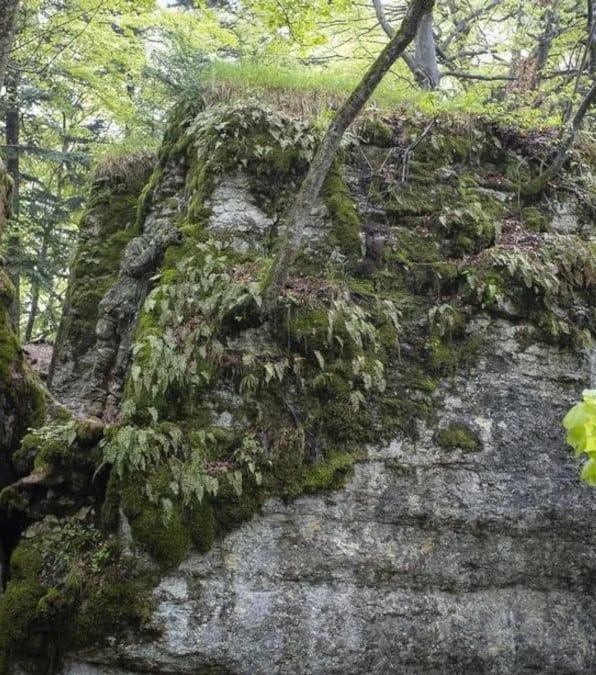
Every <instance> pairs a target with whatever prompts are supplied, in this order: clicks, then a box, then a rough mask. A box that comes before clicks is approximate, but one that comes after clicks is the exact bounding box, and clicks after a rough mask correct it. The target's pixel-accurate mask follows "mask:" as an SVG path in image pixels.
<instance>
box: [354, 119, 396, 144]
mask: <svg viewBox="0 0 596 675" xmlns="http://www.w3.org/2000/svg"><path fill="white" fill-rule="evenodd" d="M358 135H359V136H360V138H361V139H362V141H363V142H364V143H366V144H368V145H376V146H377V147H379V148H390V147H392V146H393V145H395V139H394V136H395V134H394V131H393V128H392V127H391V125H389V124H386V123H385V122H383V121H382V120H380V119H370V118H368V119H365V120H363V122H362V124H361V125H360V128H359V129H358Z"/></svg>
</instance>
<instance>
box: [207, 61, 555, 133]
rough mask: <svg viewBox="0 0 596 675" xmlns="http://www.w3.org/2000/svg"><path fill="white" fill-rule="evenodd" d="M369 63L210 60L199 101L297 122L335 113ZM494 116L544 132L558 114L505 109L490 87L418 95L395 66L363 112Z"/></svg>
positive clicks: (534, 109)
mask: <svg viewBox="0 0 596 675" xmlns="http://www.w3.org/2000/svg"><path fill="white" fill-rule="evenodd" d="M368 65H369V62H366V63H365V62H364V61H363V60H360V59H355V60H353V61H342V62H338V63H336V64H334V65H329V66H327V67H321V66H318V67H317V66H313V65H310V66H307V65H303V64H300V63H298V62H292V63H287V64H286V65H283V64H280V63H271V62H267V61H260V62H256V61H252V60H239V61H234V62H231V61H215V62H213V63H212V64H211V65H210V66H209V67H208V68H206V69H205V70H204V71H203V72H202V75H201V77H202V78H203V95H204V98H205V103H206V104H207V105H209V104H210V103H215V102H219V101H225V102H232V101H235V100H238V99H243V98H247V97H248V96H258V97H259V99H261V100H264V101H266V102H267V103H269V104H270V105H271V106H273V107H275V108H278V109H282V110H284V111H286V112H287V113H288V114H293V115H296V116H297V117H300V118H302V119H320V118H321V116H325V115H326V114H328V113H329V111H330V110H336V109H337V108H338V107H339V106H341V105H342V103H343V102H344V101H345V100H346V98H347V97H348V96H349V94H350V93H351V92H352V91H353V90H354V88H355V87H356V85H357V84H358V82H359V81H360V79H361V77H362V75H363V74H364V72H365V70H366V68H367V67H368ZM446 83H448V81H447V80H446ZM396 110H398V111H399V112H402V113H406V114H422V115H423V116H426V117H434V116H441V115H450V116H452V115H456V116H483V117H484V116H488V117H491V116H492V117H496V118H498V119H500V120H501V122H502V123H504V124H513V125H515V126H519V127H521V128H527V129H529V128H534V129H536V128H542V129H544V128H550V127H558V126H559V125H560V117H559V115H558V113H552V112H549V111H548V110H547V109H544V108H540V107H536V106H532V105H527V106H519V107H516V108H515V109H508V108H507V107H506V106H505V104H504V103H503V102H495V101H491V93H490V89H489V88H488V87H487V86H485V85H476V86H475V87H472V88H470V89H468V90H467V91H466V92H464V93H456V92H455V91H454V90H453V89H445V88H444V89H442V90H440V91H433V92H427V91H422V90H420V89H418V88H416V87H415V86H412V83H411V82H410V81H409V79H408V77H407V75H406V73H405V71H404V67H403V65H401V64H400V63H399V62H398V63H397V64H396V65H395V66H394V68H393V69H392V70H391V71H390V72H389V73H388V74H387V76H386V77H385V78H384V80H383V81H382V82H381V84H380V85H379V86H378V88H377V90H376V91H375V93H374V96H373V97H372V99H371V100H370V101H369V103H368V105H367V108H366V110H365V114H366V112H367V111H368V113H370V112H371V111H373V112H381V113H389V112H395V111H396Z"/></svg>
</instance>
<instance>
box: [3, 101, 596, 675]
mask: <svg viewBox="0 0 596 675" xmlns="http://www.w3.org/2000/svg"><path fill="white" fill-rule="evenodd" d="M191 107H192V106H191ZM365 124H366V123H365V122H363V125H365ZM388 124H389V126H388V127H387V125H385V123H384V122H379V120H372V119H371V120H369V121H368V130H367V129H366V128H363V130H362V133H361V134H360V136H361V137H362V139H363V142H362V144H361V145H360V146H359V147H358V148H357V149H350V148H346V149H345V151H344V152H342V153H341V154H340V155H339V156H338V157H337V158H336V162H335V163H334V166H333V167H332V169H331V171H330V173H329V176H328V177H327V180H326V182H325V186H324V189H323V191H322V194H321V196H320V203H319V204H313V205H312V212H311V218H312V223H310V224H309V226H308V227H307V229H306V235H305V240H304V241H303V242H301V249H300V251H299V252H298V256H297V258H296V262H295V264H294V265H293V267H292V270H291V274H290V276H289V279H288V283H287V286H286V288H285V289H284V292H283V294H282V295H281V296H280V298H279V299H278V300H279V301H278V306H277V307H276V311H274V312H271V313H269V314H264V312H263V311H262V307H263V289H264V288H265V287H266V284H267V280H268V278H269V276H268V275H269V270H270V269H271V262H272V256H273V255H274V254H275V250H276V246H277V244H278V239H277V237H279V235H280V233H283V232H284V226H287V223H286V220H285V219H286V214H287V213H288V209H289V207H290V205H291V204H292V200H293V198H294V196H295V194H296V190H297V188H298V185H299V184H300V182H301V181H302V180H303V178H304V175H305V173H306V170H307V167H308V161H309V159H310V157H311V156H312V154H311V153H312V150H313V148H314V146H315V145H316V137H315V134H313V132H312V131H311V130H309V129H308V128H307V126H306V125H304V124H303V123H301V122H299V121H296V120H295V121H293V122H292V121H291V120H290V119H289V118H287V116H285V115H281V114H277V113H275V112H274V111H272V110H270V109H269V108H267V107H261V106H259V105H256V104H253V103H230V104H222V105H219V104H217V105H215V106H213V107H212V108H207V109H205V110H200V111H196V110H194V108H193V109H192V110H190V109H188V110H187V109H184V108H181V110H180V111H179V113H177V114H176V115H175V116H174V121H173V123H172V124H171V125H170V126H169V128H168V131H167V132H166V134H165V137H164V144H163V146H162V148H161V150H160V152H159V154H158V157H157V158H152V159H149V160H148V161H146V160H147V158H143V157H141V158H140V160H139V162H140V163H139V162H137V160H132V159H131V162H130V163H129V164H126V165H125V167H124V168H125V169H126V170H125V171H124V172H115V173H114V172H112V171H107V172H105V171H104V174H103V179H102V180H103V181H104V182H101V180H100V183H99V184H98V183H97V179H96V184H95V188H94V191H93V193H92V198H91V202H90V205H89V208H88V210H87V213H86V215H85V216H84V218H83V222H82V227H81V237H80V241H79V247H78V250H77V254H76V255H75V259H74V262H73V269H72V273H71V279H70V285H69V291H68V297H67V305H66V308H65V313H64V319H63V322H62V328H61V331H60V335H59V339H58V341H57V342H58V344H57V346H56V351H55V355H54V364H53V368H52V373H51V374H50V385H51V387H52V391H53V392H54V394H55V395H56V397H57V398H58V399H60V400H62V401H63V402H65V403H67V404H68V405H69V406H70V407H71V408H72V409H73V410H74V411H75V412H86V413H87V414H90V415H91V417H90V418H88V419H86V420H80V419H75V418H73V419H68V420H65V419H59V418H57V419H55V420H54V421H53V422H52V423H51V424H50V425H49V426H46V427H44V428H43V429H41V430H38V431H35V432H33V433H31V434H28V436H27V437H26V438H25V439H24V440H23V441H22V443H21V446H20V448H19V449H18V450H14V454H11V455H6V456H7V457H8V458H9V460H10V458H11V457H12V458H13V459H15V458H16V459H15V462H16V460H18V462H20V464H18V465H17V464H16V463H14V466H15V467H17V466H22V467H28V468H23V469H22V471H21V473H22V474H23V476H24V478H23V480H21V481H16V483H14V486H16V487H14V489H13V490H12V492H10V491H8V492H4V493H3V498H2V499H0V539H1V536H2V535H3V524H4V522H6V523H7V524H8V525H9V526H10V527H11V528H12V532H13V536H12V537H11V538H9V539H6V542H5V540H2V541H1V544H2V546H4V548H5V553H4V557H5V558H8V556H9V555H10V558H11V561H10V569H8V570H7V571H8V575H7V576H10V580H9V582H8V584H7V586H6V591H5V593H4V596H3V598H0V671H3V669H4V670H7V671H8V672H11V673H12V672H19V671H18V668H19V667H20V668H21V672H23V673H27V675H37V673H40V674H41V673H46V672H47V655H48V654H54V655H57V658H56V660H55V662H56V664H58V662H59V665H57V669H58V672H61V673H62V675H96V674H100V673H101V674H102V675H104V674H110V673H111V674H112V675H131V674H134V673H147V672H151V673H173V674H174V673H189V674H190V673H193V674H194V675H196V674H198V673H208V674H211V675H213V673H219V674H222V675H223V674H229V673H234V674H237V675H253V674H262V675H268V674H269V673H272V674H275V673H278V674H280V675H282V674H284V675H285V674H290V673H296V674H304V675H306V674H311V673H314V674H320V675H323V674H325V675H327V674H328V673H336V674H337V675H339V674H341V675H346V674H348V675H349V674H353V675H356V674H360V673H373V674H375V675H377V674H378V675H384V674H385V673H400V674H402V673H411V674H412V675H413V674H418V673H425V674H426V673H430V674H433V673H435V674H439V673H445V675H448V674H449V675H451V674H452V673H474V674H475V673H480V674H482V673H487V674H489V673H503V674H511V675H514V674H515V675H516V674H517V673H536V672H539V673H553V674H555V673H586V674H587V673H593V672H596V648H595V647H594V646H593V644H594V640H593V637H594V633H595V629H596V601H595V600H594V584H595V580H596V530H595V528H594V526H593V523H594V522H595V516H596V500H595V499H594V493H593V492H592V491H590V489H589V488H588V487H586V486H585V485H583V484H582V483H581V482H580V480H579V478H578V468H579V467H578V463H577V462H576V461H574V460H573V458H572V457H571V453H570V452H569V450H568V449H567V448H566V446H565V443H564V433H563V430H562V428H561V426H560V423H561V419H562V418H563V415H564V413H565V411H566V410H567V409H568V408H569V406H570V405H571V404H572V403H573V402H574V401H576V400H577V399H578V398H579V396H580V394H581V390H582V389H583V388H584V387H586V386H590V381H591V380H592V383H591V384H592V385H593V384H594V382H593V379H594V370H595V368H596V366H595V365H594V360H592V363H589V359H585V358H584V356H583V351H582V346H583V345H585V344H588V342H589V339H590V338H592V339H593V337H594V336H595V335H596V309H595V307H594V292H595V289H596V243H595V241H594V234H593V213H594V204H590V203H586V204H583V203H580V202H579V201H578V202H575V201H573V200H566V201H561V199H563V198H562V197H561V194H560V193H561V192H564V191H563V190H561V191H558V190H557V186H556V183H553V184H552V185H551V184H549V186H547V187H548V191H549V192H548V194H545V195H543V196H540V197H536V196H534V197H532V199H525V198H523V195H518V194H516V193H514V192H506V191H504V189H505V188H503V190H501V187H502V186H503V185H505V186H507V185H510V184H511V176H509V177H508V174H507V171H508V167H510V166H511V162H512V161H515V162H517V160H516V159H515V158H516V157H518V154H519V153H522V155H523V156H524V157H526V159H527V163H528V166H529V170H530V172H531V173H532V174H539V173H540V172H541V171H542V170H543V167H544V165H545V164H544V162H545V161H546V160H547V159H548V157H549V156H550V155H549V149H548V148H547V147H544V148H542V147H539V148H536V147H534V146H531V147H526V146H524V142H525V141H524V138H525V137H524V134H520V135H519V138H513V140H512V132H511V130H503V131H502V132H500V131H499V130H498V128H496V127H495V125H492V124H491V125H489V128H485V126H484V125H485V122H483V121H479V120H476V121H470V124H471V125H478V128H476V127H474V131H475V133H470V129H471V128H472V127H470V128H468V127H466V126H465V125H464V126H462V125H461V121H460V120H458V119H456V120H449V119H445V120H437V121H436V123H435V122H433V127H432V135H431V134H430V133H428V128H427V124H426V122H423V121H422V120H421V119H416V120H412V121H407V120H406V119H405V118H403V119H402V118H400V117H398V118H395V119H392V120H389V122H388ZM429 128H430V127H429ZM499 133H501V140H500V141H499V142H498V143H495V142H494V141H495V138H496V137H495V134H499ZM366 139H368V140H366ZM375 139H376V140H375ZM545 142H546V141H545ZM387 143H389V146H388V145H387ZM412 148H413V149H414V150H415V152H412ZM352 150H354V151H352ZM541 153H542V154H541ZM578 156H579V155H578ZM580 159H581V158H580ZM581 161H585V162H586V167H587V168H590V170H589V171H585V172H583V171H579V170H578V171H577V172H576V169H575V168H574V167H569V174H566V175H565V181H568V180H569V181H571V182H573V181H577V182H578V183H579V184H581V185H582V192H581V194H582V195H586V200H589V196H590V195H591V194H596V190H595V189H594V186H593V184H592V183H590V181H591V180H592V178H591V177H592V176H593V175H594V171H593V170H592V168H593V167H592V165H591V164H590V162H591V161H592V158H591V157H587V158H586V159H585V160H581ZM516 165H517V164H516ZM134 167H137V168H136V169H134V170H133V168H134ZM574 172H576V173H574ZM105 181H107V182H105ZM588 188H589V189H588ZM553 204H558V206H553ZM1 289H2V287H1V285H0V326H1V325H2V321H3V317H2V313H1V311H2V309H3V307H4V306H5V305H6V303H4V305H3V304H2V303H3V299H4V296H3V295H2V292H1ZM1 345H2V340H1V339H0V346H1ZM9 346H11V348H13V349H14V354H12V352H11V354H12V356H14V358H15V359H17V358H19V352H18V349H17V345H16V341H14V340H13V341H12V342H10V343H9ZM12 356H11V358H12ZM1 365H2V361H1V360H0V366H1ZM3 372H4V371H3V370H2V368H1V367H0V376H1V375H3ZM1 383H2V380H1V379H0V384H1ZM2 395H3V390H2V388H1V387H0V421H1V412H2ZM13 408H14V406H13ZM66 416H68V412H66ZM101 418H103V419H101ZM3 428H4V427H3V426H2V425H0V448H1V447H2V445H3V443H4V441H3V438H2V433H3ZM22 433H24V430H21V431H19V434H17V436H19V437H20V435H22ZM17 441H18V438H16V440H15V441H14V443H13V445H14V444H15V443H16V442H17ZM11 442H12V441H11ZM13 449H14V448H12V447H11V448H10V451H11V453H13ZM1 461H2V454H1V453H0V462H1ZM0 468H1V465H0ZM9 468H10V469H12V468H13V464H12V463H11V464H10V466H9ZM37 469H40V471H37ZM26 474H30V475H26ZM15 478H18V476H11V477H9V478H8V479H7V480H6V481H4V480H3V481H1V482H0V487H1V485H2V483H8V482H11V481H13V480H14V479H15ZM338 488H341V489H338ZM7 497H10V500H9V499H7ZM15 510H16V512H17V513H18V515H17V516H15V515H14V513H15ZM2 518H4V519H5V520H4V521H3V520H2ZM48 518H50V519H51V520H50V521H48ZM44 523H45V525H44ZM48 523H49V525H51V526H49V527H46V526H47V525H48ZM0 553H1V552H0ZM0 557H1V556H0ZM15 669H16V670H15Z"/></svg>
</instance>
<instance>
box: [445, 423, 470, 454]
mask: <svg viewBox="0 0 596 675" xmlns="http://www.w3.org/2000/svg"><path fill="white" fill-rule="evenodd" d="M437 443H438V444H439V445H440V446H441V447H442V448H443V449H444V450H464V451H465V452H476V451H477V450H480V449H481V443H480V439H479V438H478V435H477V434H476V433H475V432H474V431H472V429H470V427H468V426H467V425H466V424H464V423H463V422H453V423H452V424H450V425H449V426H448V427H447V428H446V429H442V430H441V431H439V433H438V434H437Z"/></svg>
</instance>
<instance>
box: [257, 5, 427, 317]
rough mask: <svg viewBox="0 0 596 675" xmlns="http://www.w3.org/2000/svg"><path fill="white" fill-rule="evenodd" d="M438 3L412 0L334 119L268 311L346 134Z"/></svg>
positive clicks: (275, 274) (290, 226) (287, 242)
mask: <svg viewBox="0 0 596 675" xmlns="http://www.w3.org/2000/svg"><path fill="white" fill-rule="evenodd" d="M434 4H435V0H413V1H412V2H411V4H410V6H409V7H408V11H407V12H406V15H405V17H404V19H403V21H402V23H401V26H400V28H399V30H398V31H397V32H396V33H395V34H394V36H393V37H392V38H391V40H390V41H389V42H388V44H387V45H386V47H385V48H384V49H383V51H382V52H381V53H380V54H379V56H378V57H377V59H376V60H375V62H374V63H373V64H372V66H371V67H370V68H369V69H368V71H367V72H366V74H365V75H364V77H363V78H362V80H361V81H360V83H359V84H358V86H357V87H356V89H354V91H353V92H352V94H351V95H350V96H349V98H348V99H347V101H346V102H345V103H344V105H343V106H342V107H341V108H340V109H339V110H338V112H337V113H336V114H335V116H334V118H333V120H332V121H331V124H330V125H329V127H328V129H327V131H326V133H325V136H324V137H323V140H322V141H321V144H320V145H319V148H318V150H317V152H316V153H315V156H314V157H313V160H312V162H311V165H310V169H309V171H308V173H307V175H306V178H305V179H304V181H303V183H302V185H301V187H300V190H299V191H298V195H297V196H296V200H295V201H294V204H293V206H292V209H291V210H290V214H289V216H288V218H287V224H286V230H285V234H284V238H283V240H282V242H281V246H280V248H279V252H278V254H277V256H276V258H275V261H274V263H273V270H272V273H271V279H270V283H269V286H268V288H267V290H266V293H265V303H264V310H265V313H266V314H269V313H271V312H272V310H273V309H274V308H275V306H276V304H277V300H278V298H279V296H280V294H281V293H282V292H283V289H284V286H285V284H286V281H287V279H288V273H289V270H290V267H291V265H292V263H293V262H294V260H295V258H296V255H297V253H298V251H299V249H300V244H301V242H302V234H303V232H304V227H305V225H306V224H307V223H308V222H309V221H310V218H311V211H312V209H313V206H314V204H315V203H316V202H317V199H318V197H319V194H320V192H321V188H322V187H323V183H324V181H325V178H326V177H327V174H328V172H329V169H330V168H331V165H332V163H333V160H334V158H335V155H336V153H337V150H338V148H339V144H340V142H341V139H342V136H343V135H344V133H345V131H346V129H347V128H348V127H349V125H350V124H351V123H352V122H353V121H354V119H355V118H356V116H357V115H358V113H359V112H360V111H361V110H362V108H363V107H364V105H365V104H366V102H367V101H368V99H369V98H370V97H371V95H372V93H373V91H374V90H375V89H376V87H377V85H378V84H379V82H381V80H382V79H383V77H384V76H385V75H386V73H387V72H388V71H389V69H390V68H391V66H392V65H393V64H394V63H395V61H396V60H397V59H398V58H399V57H400V56H401V55H402V54H403V53H404V50H405V49H406V47H407V46H408V45H409V44H410V43H411V42H412V40H413V39H414V38H415V36H416V33H417V31H418V26H419V25H420V22H421V20H422V17H424V15H425V14H429V13H431V12H432V9H433V7H434Z"/></svg>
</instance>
